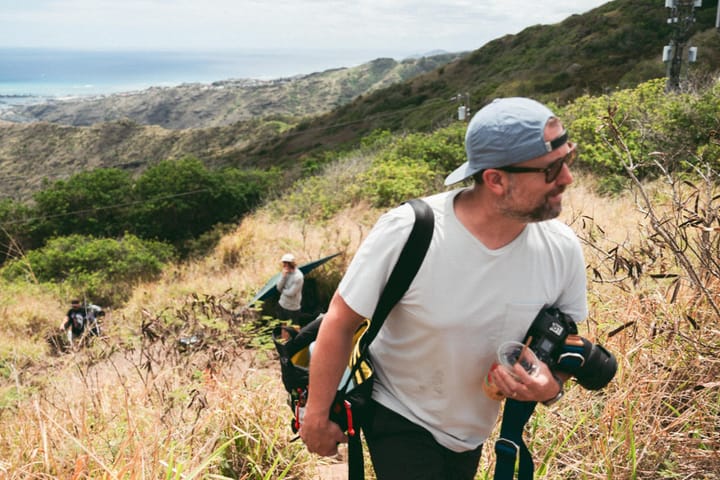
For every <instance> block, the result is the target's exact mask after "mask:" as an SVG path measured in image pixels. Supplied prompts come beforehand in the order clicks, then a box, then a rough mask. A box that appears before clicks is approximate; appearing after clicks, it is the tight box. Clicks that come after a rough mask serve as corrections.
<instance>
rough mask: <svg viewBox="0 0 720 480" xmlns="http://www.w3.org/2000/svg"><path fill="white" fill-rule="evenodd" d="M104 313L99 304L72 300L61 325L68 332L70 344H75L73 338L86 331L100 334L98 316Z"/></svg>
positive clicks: (80, 335) (91, 333) (77, 337)
mask: <svg viewBox="0 0 720 480" xmlns="http://www.w3.org/2000/svg"><path fill="white" fill-rule="evenodd" d="M104 315H105V312H104V311H103V310H102V308H100V307H99V306H97V305H93V304H83V303H81V302H80V300H71V301H70V310H68V312H67V314H65V321H64V322H63V324H62V326H61V328H62V329H63V330H64V331H65V332H67V337H68V342H69V343H70V345H73V340H74V339H79V338H81V337H82V336H83V334H84V333H85V332H86V331H87V334H88V335H93V336H97V335H100V325H99V323H98V318H99V317H102V316H104Z"/></svg>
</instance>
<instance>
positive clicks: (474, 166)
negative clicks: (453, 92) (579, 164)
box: [445, 97, 567, 185]
mask: <svg viewBox="0 0 720 480" xmlns="http://www.w3.org/2000/svg"><path fill="white" fill-rule="evenodd" d="M552 117H555V114H554V113H553V112H552V111H550V109H549V108H547V107H546V106H545V105H543V104H542V103H540V102H537V101H535V100H532V99H530V98H522V97H512V98H499V99H496V100H493V101H492V102H491V103H490V104H488V105H486V106H484V107H483V108H481V109H480V110H478V112H477V113H476V114H475V116H474V117H473V118H472V120H471V121H470V124H469V125H468V128H467V132H466V133H465V152H466V154H467V159H468V160H467V162H465V163H463V164H462V165H460V167H458V168H457V169H456V170H455V171H454V172H452V173H451V174H450V175H448V176H447V178H446V179H445V185H452V184H453V183H457V182H459V181H461V180H465V179H466V178H468V177H470V176H471V175H474V174H475V173H477V172H479V171H481V170H485V169H487V168H499V167H505V166H507V165H511V164H515V163H520V162H524V161H526V160H530V159H533V158H537V157H540V156H542V155H545V154H546V153H548V152H552V151H553V150H555V149H556V148H558V147H559V146H561V145H563V144H565V142H567V134H566V133H565V132H563V134H562V135H560V136H559V137H558V138H556V139H554V140H552V141H549V142H548V141H546V140H545V125H546V124H547V122H548V120H549V119H550V118H552Z"/></svg>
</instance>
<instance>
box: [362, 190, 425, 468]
mask: <svg viewBox="0 0 720 480" xmlns="http://www.w3.org/2000/svg"><path fill="white" fill-rule="evenodd" d="M407 203H409V204H410V205H411V206H412V208H413V210H414V212H415V223H414V225H413V228H412V230H411V231H410V236H408V239H407V241H406V242H405V245H404V246H403V249H402V251H401V252H400V257H398V261H397V263H396V264H395V267H394V268H393V270H392V272H391V273H390V278H388V282H387V284H385V288H383V291H382V293H381V294H380V300H378V305H377V307H375V312H374V313H373V316H372V320H371V321H370V326H369V327H368V329H367V331H366V332H365V334H364V335H363V336H362V337H360V352H361V355H362V356H365V355H367V349H368V347H369V346H370V343H371V342H372V341H373V339H375V336H376V335H377V334H378V332H379V331H380V327H382V325H383V323H384V322H385V317H387V315H388V314H389V313H390V310H392V309H393V307H394V306H395V304H396V303H397V302H398V301H399V300H400V299H401V298H402V297H403V295H405V292H406V291H407V289H408V287H410V284H411V283H412V281H413V279H414V278H415V274H417V272H418V270H420V266H421V265H422V263H423V260H424V259H425V254H426V253H427V249H428V247H429V246H430V241H431V240H432V236H433V230H434V228H435V217H434V215H433V211H432V208H430V205H428V204H427V203H426V202H425V201H423V200H420V199H417V198H416V199H413V200H410V201H409V202H407ZM360 363H361V362H356V364H355V366H359V365H360ZM352 377H353V373H351V374H350V376H349V378H352ZM363 478H365V465H364V458H363V451H362V441H361V440H360V432H357V434H355V435H351V436H350V437H348V480H362V479H363Z"/></svg>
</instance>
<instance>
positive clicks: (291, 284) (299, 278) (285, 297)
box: [275, 268, 305, 312]
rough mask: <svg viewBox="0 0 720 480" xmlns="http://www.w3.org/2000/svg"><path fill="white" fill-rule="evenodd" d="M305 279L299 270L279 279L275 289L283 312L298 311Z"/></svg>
mask: <svg viewBox="0 0 720 480" xmlns="http://www.w3.org/2000/svg"><path fill="white" fill-rule="evenodd" d="M304 282H305V277H304V275H303V273H302V272H301V271H300V269H299V268H295V269H294V270H293V271H291V272H290V273H288V274H287V275H286V276H285V277H280V280H279V281H278V283H277V286H276V287H275V288H277V289H278V291H279V292H280V300H278V303H279V304H280V306H281V307H283V308H284V309H285V310H290V311H293V312H294V311H296V310H300V307H301V304H302V288H303V283H304Z"/></svg>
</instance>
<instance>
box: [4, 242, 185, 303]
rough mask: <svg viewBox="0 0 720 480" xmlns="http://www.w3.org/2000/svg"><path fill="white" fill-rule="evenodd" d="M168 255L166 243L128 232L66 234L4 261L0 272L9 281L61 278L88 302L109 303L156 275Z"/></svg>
mask: <svg viewBox="0 0 720 480" xmlns="http://www.w3.org/2000/svg"><path fill="white" fill-rule="evenodd" d="M173 257H174V249H173V247H172V246H170V245H168V244H165V243H161V242H157V241H149V240H141V239H139V238H138V237H136V236H134V235H131V234H126V235H125V236H124V237H123V238H122V239H120V240H113V239H109V238H94V237H90V236H83V235H70V236H67V237H58V238H55V239H53V240H50V241H49V242H48V243H47V244H46V245H45V246H44V247H42V248H40V249H37V250H32V251H30V252H28V253H27V255H26V256H25V257H24V258H22V259H18V260H13V261H11V262H8V264H7V265H6V266H5V267H4V268H3V269H2V270H1V271H0V273H1V274H2V276H3V277H4V278H5V279H7V280H10V281H13V280H15V281H17V280H30V279H33V280H37V281H39V282H57V283H64V284H66V285H67V286H68V287H69V288H70V289H71V290H74V291H76V292H78V293H83V294H84V296H87V297H88V298H92V299H93V301H97V302H102V303H105V304H115V303H119V302H122V301H123V300H125V299H126V298H127V295H129V293H130V292H131V288H132V287H133V286H134V285H135V284H137V283H138V282H140V281H146V280H152V279H155V278H157V277H158V276H159V275H160V273H161V272H162V268H163V266H164V264H165V263H167V262H168V261H169V260H171V259H172V258H173Z"/></svg>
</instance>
